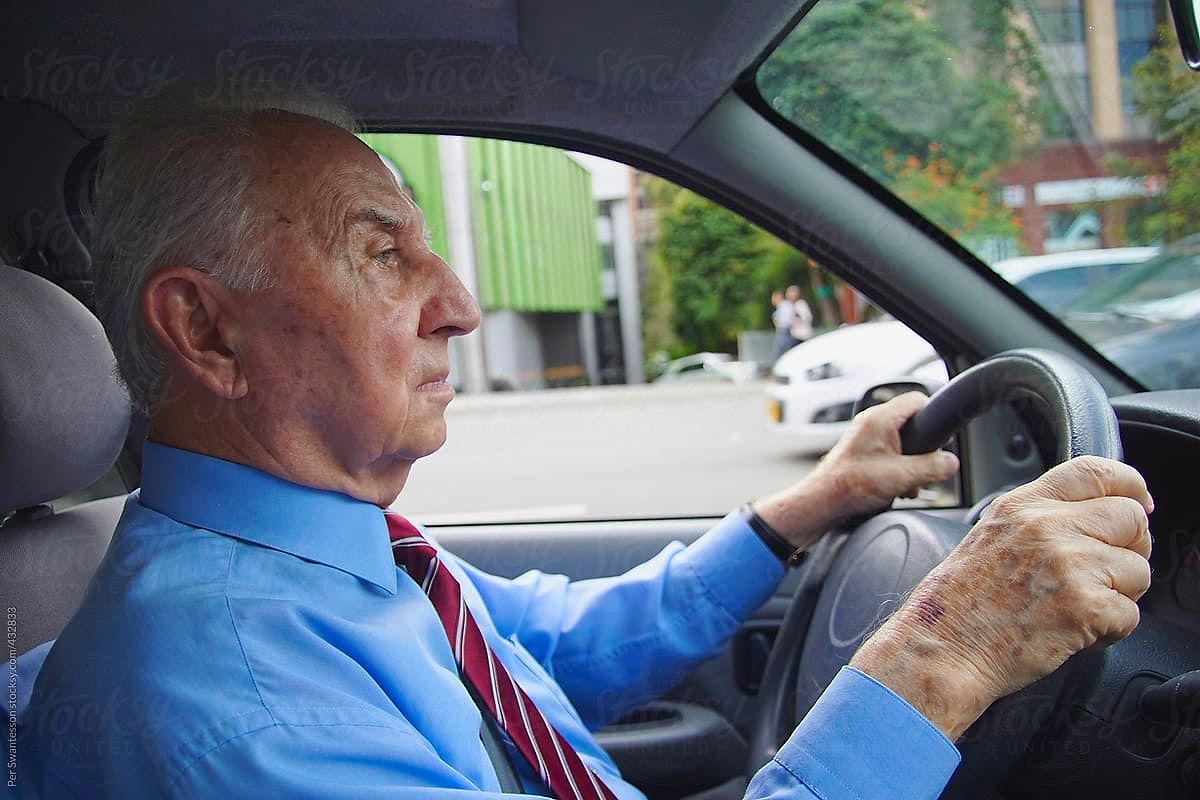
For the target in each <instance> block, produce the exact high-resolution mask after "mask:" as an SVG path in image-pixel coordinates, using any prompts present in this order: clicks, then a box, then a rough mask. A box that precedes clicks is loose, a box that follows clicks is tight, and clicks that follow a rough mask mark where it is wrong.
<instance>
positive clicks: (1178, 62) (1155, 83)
mask: <svg viewBox="0 0 1200 800" xmlns="http://www.w3.org/2000/svg"><path fill="white" fill-rule="evenodd" d="M1133 75H1134V100H1135V102H1136V103H1137V105H1138V108H1139V109H1140V110H1141V111H1142V113H1144V114H1146V115H1147V116H1148V117H1150V119H1151V120H1152V121H1153V122H1154V126H1155V130H1156V131H1157V135H1158V137H1159V138H1160V139H1161V140H1167V141H1171V142H1172V147H1171V150H1170V151H1169V152H1168V153H1167V158H1166V178H1167V185H1166V190H1165V192H1164V193H1163V195H1162V197H1161V198H1159V201H1158V203H1156V204H1155V207H1154V209H1153V210H1152V211H1151V212H1150V213H1149V214H1146V215H1145V216H1144V217H1142V218H1140V219H1138V220H1137V222H1138V226H1137V227H1138V230H1137V231H1136V232H1135V235H1137V236H1138V237H1139V238H1144V239H1147V240H1155V239H1161V240H1162V241H1164V242H1173V241H1176V240H1177V239H1182V238H1183V237H1185V236H1189V235H1191V234H1193V233H1196V232H1197V231H1200V76H1197V74H1196V73H1194V72H1192V71H1191V70H1189V69H1188V68H1187V67H1186V66H1185V65H1184V63H1183V59H1182V58H1181V57H1180V55H1179V43H1178V40H1177V39H1176V38H1175V29H1174V28H1173V27H1172V26H1170V25H1164V26H1162V27H1161V28H1160V29H1159V41H1158V44H1157V45H1155V47H1154V48H1153V49H1152V50H1151V51H1150V53H1149V54H1148V55H1147V56H1146V57H1145V58H1144V59H1142V61H1141V62H1140V63H1139V64H1137V66H1135V67H1134V68H1133ZM1123 167H1124V171H1126V172H1127V173H1130V174H1136V173H1137V172H1139V171H1145V170H1146V166H1145V165H1142V164H1138V163H1136V162H1133V163H1129V164H1125V165H1123Z"/></svg>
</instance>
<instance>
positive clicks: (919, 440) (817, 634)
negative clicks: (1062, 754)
mask: <svg viewBox="0 0 1200 800" xmlns="http://www.w3.org/2000/svg"><path fill="white" fill-rule="evenodd" d="M1000 403H1009V404H1011V405H1012V406H1013V407H1014V409H1015V410H1017V412H1018V413H1019V414H1020V415H1021V416H1022V417H1023V418H1024V420H1025V421H1026V423H1027V427H1028V429H1029V431H1030V433H1031V437H1032V438H1033V440H1034V443H1035V445H1036V446H1037V448H1038V450H1039V452H1040V454H1041V456H1042V459H1043V461H1044V462H1045V465H1046V467H1047V468H1049V467H1051V466H1054V465H1055V464H1058V463H1061V462H1062V461H1066V460H1067V459H1070V458H1073V457H1075V456H1079V455H1098V456H1106V457H1109V458H1117V459H1119V458H1120V457H1121V440H1120V436H1119V433H1118V429H1117V420H1116V416H1115V414H1114V413H1113V410H1112V407H1111V405H1110V404H1109V401H1108V397H1107V395H1106V394H1105V392H1104V389H1103V388H1102V387H1101V386H1100V384H1099V383H1098V382H1097V381H1096V379H1095V378H1093V377H1092V376H1091V375H1090V374H1089V373H1088V372H1087V371H1085V370H1084V369H1083V368H1082V367H1080V366H1079V365H1078V364H1076V363H1075V362H1074V361H1071V360H1070V359H1068V358H1066V357H1064V356H1062V355H1060V354H1058V353H1054V352H1051V351H1046V350H1034V349H1026V350H1012V351H1008V352H1005V353H1001V354H999V355H996V356H994V357H992V358H990V359H988V360H986V361H983V362H981V363H980V364H978V365H977V366H975V367H972V368H971V369H969V370H967V371H965V372H963V373H961V374H960V375H958V376H956V377H955V378H954V379H953V380H951V381H950V382H949V383H947V384H946V385H945V386H943V387H942V388H941V389H940V390H938V391H937V392H936V393H935V394H934V395H933V396H932V397H931V398H930V399H929V402H928V403H927V404H926V406H925V407H924V408H923V409H922V410H921V411H920V412H919V413H918V414H917V415H916V416H914V417H913V418H912V419H910V420H909V421H908V423H906V424H905V426H904V427H903V428H902V429H901V431H900V439H901V445H902V449H903V451H904V452H905V453H922V452H929V451H931V450H934V449H936V448H937V447H940V446H941V445H942V444H944V443H945V442H946V441H947V440H948V439H949V438H950V436H951V435H953V433H954V432H955V431H956V430H958V429H959V428H961V427H962V426H963V425H965V424H966V423H967V422H968V421H970V420H971V419H973V418H974V417H976V416H979V415H980V414H982V413H983V412H985V411H987V410H988V409H989V408H992V407H993V406H996V405H997V404H1000ZM969 529H970V525H968V524H966V523H964V522H962V521H960V520H951V519H946V518H944V517H939V516H934V515H930V514H925V513H922V512H919V511H887V512H885V513H882V514H879V515H876V516H874V517H872V518H870V519H868V520H867V521H866V522H864V523H863V524H861V525H859V526H858V527H857V528H856V529H855V531H854V532H853V533H852V534H846V533H845V532H841V533H833V534H830V535H827V536H825V537H824V538H823V539H822V540H821V541H820V542H819V543H818V544H817V545H816V546H815V547H814V548H813V552H812V554H811V555H810V557H809V559H808V566H807V568H806V572H805V574H804V575H803V576H802V578H801V582H800V586H799V588H798V589H797V591H796V593H795V595H794V597H793V600H792V605H791V607H790V609H789V610H788V612H787V615H786V616H785V617H784V621H783V624H782V626H781V628H780V631H779V634H778V636H777V637H776V640H775V644H774V646H773V647H772V650H771V655H770V658H769V660H768V663H767V667H766V671H765V673H764V675H763V680H762V684H761V686H760V689H759V697H760V714H759V717H758V719H757V720H756V723H755V728H754V731H753V734H752V737H751V743H750V763H749V766H750V771H749V774H753V773H754V772H755V771H757V770H758V769H759V768H760V767H761V766H762V765H763V764H765V763H766V762H767V761H768V760H770V758H771V757H772V756H773V755H774V753H775V751H776V750H777V749H778V747H779V745H780V743H781V742H782V741H783V740H784V739H786V738H787V736H788V735H789V734H790V733H791V730H792V729H793V728H794V727H795V725H796V723H797V722H798V721H799V720H800V719H802V718H803V717H804V715H805V714H806V713H807V712H808V710H809V709H810V708H811V707H812V706H813V704H814V703H815V702H816V701H817V698H818V697H819V696H820V694H821V692H822V691H824V689H825V687H826V686H827V685H828V684H829V682H830V681H832V680H833V677H834V675H835V674H836V673H837V671H838V670H839V669H840V668H841V667H842V666H843V665H845V664H846V663H847V662H848V661H849V660H850V657H851V656H852V655H853V654H854V651H855V650H857V649H858V646H859V645H860V644H861V643H862V642H863V640H864V639H865V638H866V637H867V636H868V635H869V634H870V633H871V632H872V631H873V630H874V629H875V628H876V627H877V626H878V624H879V623H880V622H882V620H883V619H885V618H886V617H887V615H888V614H889V613H891V611H893V610H894V609H895V608H896V606H897V605H898V604H899V602H900V601H901V600H902V599H903V598H904V597H905V596H906V595H907V593H908V592H909V591H910V590H911V589H912V588H913V587H914V586H915V585H916V584H917V583H918V582H919V581H920V580H921V578H923V577H924V576H925V574H926V573H927V572H928V571H929V570H930V569H932V568H933V567H934V566H936V565H937V564H938V563H939V562H941V560H942V559H943V558H945V557H946V555H948V554H949V552H950V550H951V549H953V548H954V546H955V545H956V544H958V542H959V541H960V540H961V539H962V537H963V536H965V535H966V532H967V531H968V530H969ZM1093 661H1094V660H1093ZM1081 663H1084V664H1087V663H1091V662H1089V660H1088V659H1087V658H1085V657H1079V656H1076V657H1074V658H1072V659H1070V660H1069V661H1068V662H1067V664H1065V665H1064V666H1063V667H1061V668H1060V669H1059V670H1057V671H1056V672H1054V673H1053V674H1051V675H1050V676H1048V677H1046V678H1044V679H1042V680H1041V681H1038V682H1037V683H1034V684H1032V685H1031V686H1029V687H1026V688H1025V689H1023V690H1022V691H1020V692H1017V693H1016V694H1013V695H1010V696H1009V697H1006V698H1004V699H1002V700H1000V701H998V702H996V703H994V704H993V705H992V706H991V708H989V709H988V711H987V712H985V714H984V716H983V717H981V718H980V720H979V721H978V722H976V724H975V725H973V726H972V727H971V729H970V730H969V731H968V732H967V734H966V735H965V736H964V737H963V739H962V740H960V742H959V743H958V745H959V749H960V751H961V752H962V762H961V763H960V765H959V768H958V770H957V771H956V772H955V774H954V776H953V778H952V779H951V781H950V784H949V785H948V786H947V788H946V790H945V792H943V794H942V798H943V800H950V799H951V798H954V800H966V798H975V797H978V796H981V795H980V792H981V791H982V790H983V789H984V788H985V787H989V786H992V785H994V784H995V783H996V782H997V781H998V780H999V779H1000V778H1002V777H1003V776H1004V775H1005V774H1007V773H1008V772H1009V771H1010V770H1011V769H1012V768H1013V766H1014V765H1015V764H1016V762H1017V761H1018V760H1019V759H1020V758H1021V756H1022V755H1023V753H1024V751H1025V749H1026V747H1027V746H1028V744H1029V743H1030V742H1031V741H1032V739H1033V737H1034V735H1035V734H1036V733H1037V731H1038V729H1039V728H1040V727H1041V726H1042V725H1043V724H1044V723H1045V722H1046V720H1047V719H1049V717H1050V715H1051V714H1052V713H1053V712H1054V711H1055V708H1056V705H1057V702H1058V698H1059V694H1060V692H1061V691H1062V688H1063V686H1064V684H1065V682H1066V679H1067V676H1068V674H1069V672H1070V671H1071V670H1073V669H1078V668H1079V665H1080V664H1081Z"/></svg>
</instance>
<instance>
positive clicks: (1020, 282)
mask: <svg viewBox="0 0 1200 800" xmlns="http://www.w3.org/2000/svg"><path fill="white" fill-rule="evenodd" d="M1158 252H1159V248H1157V247H1110V248H1107V249H1105V250H1071V251H1068V252H1064V253H1050V254H1048V255H1044V256H1021V257H1020V258H1009V259H1005V260H1004V261H997V262H996V263H995V264H993V265H992V269H993V270H995V271H996V272H997V273H998V274H999V275H1000V277H1002V278H1004V279H1005V280H1006V281H1008V282H1009V283H1011V284H1012V285H1013V286H1016V287H1017V288H1018V289H1020V290H1021V291H1022V292H1024V293H1025V294H1027V295H1029V297H1030V298H1032V299H1033V300H1034V301H1036V302H1037V303H1038V305H1040V306H1042V308H1045V309H1046V310H1047V311H1051V312H1053V313H1055V314H1057V313H1058V312H1059V311H1061V310H1062V309H1063V308H1065V307H1066V306H1067V304H1068V303H1070V302H1071V301H1072V300H1075V299H1076V298H1078V297H1081V296H1082V295H1083V294H1084V293H1086V292H1087V291H1088V290H1090V289H1092V288H1094V287H1096V286H1099V285H1100V284H1102V283H1104V282H1106V281H1108V280H1109V279H1110V278H1113V277H1115V276H1117V275H1119V274H1121V273H1122V272H1124V271H1125V270H1126V269H1128V268H1129V267H1131V266H1133V265H1134V264H1140V263H1141V262H1143V261H1145V260H1146V259H1149V258H1153V257H1154V256H1156V255H1158Z"/></svg>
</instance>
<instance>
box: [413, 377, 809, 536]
mask: <svg viewBox="0 0 1200 800" xmlns="http://www.w3.org/2000/svg"><path fill="white" fill-rule="evenodd" d="M764 404H765V400H764V392H763V386H762V384H761V383H759V382H755V383H750V384H744V385H733V384H726V383H692V384H667V385H663V384H658V385H655V384H651V385H647V386H611V387H598V388H579V389H555V390H549V391H536V392H512V393H497V394H489V395H478V396H460V397H457V398H455V400H454V402H453V403H451V405H450V408H449V409H448V411H447V415H446V416H447V424H448V427H449V438H448V441H447V443H446V445H445V446H444V447H443V448H442V449H441V450H440V451H438V452H437V453H435V454H434V455H432V456H430V457H428V458H425V459H422V460H421V461H420V462H418V463H417V465H416V466H415V467H414V469H413V474H412V476H411V477H410V479H409V483H408V486H407V487H406V488H405V490H404V492H403V494H401V496H400V499H399V501H398V502H397V503H396V505H395V508H397V509H398V510H400V511H401V512H403V513H405V514H407V515H409V516H411V517H413V518H414V519H416V520H419V521H422V522H428V523H438V522H474V521H517V520H546V519H584V518H588V519H602V518H621V517H646V516H678V515H690V514H721V513H724V512H725V511H728V510H729V509H730V508H733V507H734V506H736V505H738V504H739V503H741V502H743V501H745V500H747V499H749V498H751V497H753V496H756V495H760V494H764V493H766V492H768V491H771V490H773V489H776V488H779V487H781V486H785V485H787V484H788V483H790V482H792V481H794V480H796V479H798V478H799V477H801V476H802V475H804V474H806V473H807V472H808V471H809V470H811V469H812V467H813V465H814V463H815V462H814V460H813V459H812V458H811V457H807V458H806V457H802V456H799V455H797V454H796V453H795V447H794V445H792V444H791V443H789V442H788V441H787V440H786V439H784V438H781V437H778V436H776V435H774V434H772V433H771V432H770V431H768V430H767V428H766V415H765V411H764Z"/></svg>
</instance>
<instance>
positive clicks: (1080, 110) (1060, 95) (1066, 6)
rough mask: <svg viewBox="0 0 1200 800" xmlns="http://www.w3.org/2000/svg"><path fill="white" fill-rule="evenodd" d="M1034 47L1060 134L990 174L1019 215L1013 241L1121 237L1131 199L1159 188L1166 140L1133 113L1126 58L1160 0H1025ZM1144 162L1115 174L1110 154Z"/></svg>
mask: <svg viewBox="0 0 1200 800" xmlns="http://www.w3.org/2000/svg"><path fill="white" fill-rule="evenodd" d="M1025 8H1026V9H1027V13H1028V15H1029V19H1028V24H1029V27H1030V28H1031V31H1030V32H1031V34H1032V38H1033V40H1034V41H1035V42H1037V43H1038V45H1039V49H1040V51H1041V52H1040V55H1041V57H1042V59H1043V60H1044V61H1045V62H1046V63H1047V64H1051V65H1053V67H1052V68H1051V69H1050V70H1049V72H1050V74H1051V75H1056V76H1059V77H1057V78H1056V79H1054V80H1052V84H1053V85H1052V87H1051V88H1052V90H1053V92H1054V95H1055V97H1056V99H1057V100H1058V103H1059V105H1060V107H1061V108H1062V109H1063V115H1064V119H1063V120H1061V121H1059V124H1060V125H1061V127H1063V128H1064V129H1065V130H1066V132H1067V134H1068V135H1067V137H1065V138H1062V139H1059V140H1054V139H1049V140H1048V141H1046V142H1045V143H1043V144H1042V145H1041V146H1040V147H1039V148H1038V149H1037V151H1036V152H1035V153H1034V154H1033V155H1032V156H1031V157H1029V158H1026V159H1022V160H1021V161H1020V162H1019V163H1017V164H1015V165H1013V166H1012V167H1010V168H1008V169H1006V170H1004V171H1003V172H1001V173H1000V175H999V180H1000V182H1001V183H1002V184H1003V186H1004V189H1003V192H1004V202H1005V204H1006V205H1008V206H1009V207H1011V208H1013V209H1016V211H1017V215H1018V217H1019V219H1020V221H1021V229H1022V241H1021V250H1022V251H1023V252H1025V253H1028V254H1031V255H1036V254H1041V253H1046V252H1054V251H1058V250H1072V249H1082V248H1093V247H1113V246H1117V245H1121V244H1126V241H1125V239H1124V229H1125V225H1124V222H1125V214H1126V213H1127V210H1128V206H1129V205H1130V203H1131V202H1137V201H1138V200H1140V199H1143V198H1147V197H1151V196H1154V195H1156V194H1159V193H1161V192H1162V191H1163V188H1164V185H1165V182H1164V179H1163V176H1162V175H1161V174H1160V172H1159V170H1161V166H1156V165H1161V164H1162V163H1163V160H1164V159H1165V156H1166V152H1167V150H1168V147H1167V145H1165V144H1164V143H1162V142H1158V141H1155V140H1154V138H1153V130H1152V128H1151V125H1150V122H1149V120H1146V119H1144V118H1142V117H1139V116H1138V114H1137V110H1136V108H1135V106H1134V101H1133V92H1132V80H1131V76H1132V69H1133V66H1134V65H1135V64H1136V63H1137V62H1138V61H1140V60H1141V59H1142V58H1144V57H1145V56H1146V54H1147V53H1149V52H1150V49H1151V48H1152V47H1153V46H1154V43H1155V41H1156V32H1157V30H1158V27H1159V26H1160V25H1162V24H1163V23H1164V22H1165V21H1166V16H1167V9H1166V3H1164V2H1156V1H1155V0H1034V2H1031V3H1029V4H1027V5H1026V6H1025ZM1114 155H1115V156H1117V157H1119V158H1122V159H1125V160H1128V161H1136V162H1138V163H1140V164H1144V165H1146V168H1145V169H1144V173H1145V174H1143V175H1141V176H1138V177H1127V176H1121V175H1117V174H1114V170H1113V165H1112V163H1111V157H1112V156H1114Z"/></svg>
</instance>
